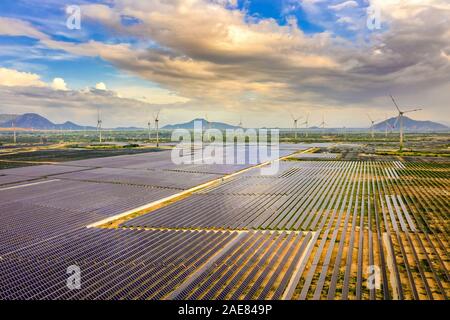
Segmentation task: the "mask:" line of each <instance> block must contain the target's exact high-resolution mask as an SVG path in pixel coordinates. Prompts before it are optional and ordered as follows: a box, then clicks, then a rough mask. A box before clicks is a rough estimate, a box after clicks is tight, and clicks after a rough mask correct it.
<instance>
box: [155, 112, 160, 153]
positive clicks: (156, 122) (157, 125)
mask: <svg viewBox="0 0 450 320" xmlns="http://www.w3.org/2000/svg"><path fill="white" fill-rule="evenodd" d="M160 111H161V110H159V111H158V112H157V113H156V115H154V119H155V129H156V147H157V148H159V112H160Z"/></svg>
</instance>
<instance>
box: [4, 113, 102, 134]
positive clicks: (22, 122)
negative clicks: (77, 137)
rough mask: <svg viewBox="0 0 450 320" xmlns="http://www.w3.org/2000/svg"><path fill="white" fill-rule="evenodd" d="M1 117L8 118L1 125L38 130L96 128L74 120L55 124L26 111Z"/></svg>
mask: <svg viewBox="0 0 450 320" xmlns="http://www.w3.org/2000/svg"><path fill="white" fill-rule="evenodd" d="M0 119H7V120H6V121H1V122H0V127H2V128H11V127H12V126H15V127H17V128H26V129H31V128H33V129H37V130H61V129H62V130H85V129H87V130H94V129H96V128H94V127H84V126H80V125H77V124H75V123H73V122H70V121H67V122H65V123H63V124H55V123H53V122H51V121H50V120H48V119H47V118H44V117H43V116H41V115H38V114H36V113H25V114H22V115H18V116H15V117H13V116H12V115H0Z"/></svg>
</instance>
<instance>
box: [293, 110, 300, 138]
mask: <svg viewBox="0 0 450 320" xmlns="http://www.w3.org/2000/svg"><path fill="white" fill-rule="evenodd" d="M291 118H292V120H293V121H294V140H295V141H297V128H298V120H300V119H301V117H299V118H296V117H294V115H293V114H292V113H291Z"/></svg>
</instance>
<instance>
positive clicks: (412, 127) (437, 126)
mask: <svg viewBox="0 0 450 320" xmlns="http://www.w3.org/2000/svg"><path fill="white" fill-rule="evenodd" d="M396 120H397V117H393V118H390V119H387V120H385V121H382V122H380V123H377V124H376V125H375V126H374V129H375V130H377V131H384V130H385V129H386V123H387V124H388V125H390V126H393V125H394V124H395V121H396ZM403 128H404V130H405V131H418V132H424V131H425V132H434V131H446V130H449V129H450V128H449V127H447V126H446V125H443V124H441V123H437V122H433V121H419V120H413V119H411V118H408V117H406V116H404V117H403ZM397 130H399V124H398V123H397V125H396V127H395V128H394V131H397Z"/></svg>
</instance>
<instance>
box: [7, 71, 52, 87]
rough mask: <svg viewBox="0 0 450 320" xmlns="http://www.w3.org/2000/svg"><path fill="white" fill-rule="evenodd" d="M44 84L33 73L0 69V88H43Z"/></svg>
mask: <svg viewBox="0 0 450 320" xmlns="http://www.w3.org/2000/svg"><path fill="white" fill-rule="evenodd" d="M45 85H46V84H45V82H43V81H42V80H41V77H40V76H39V75H37V74H35V73H29V72H20V71H17V70H14V69H7V68H0V86H8V87H16V86H33V87H43V86H45Z"/></svg>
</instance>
